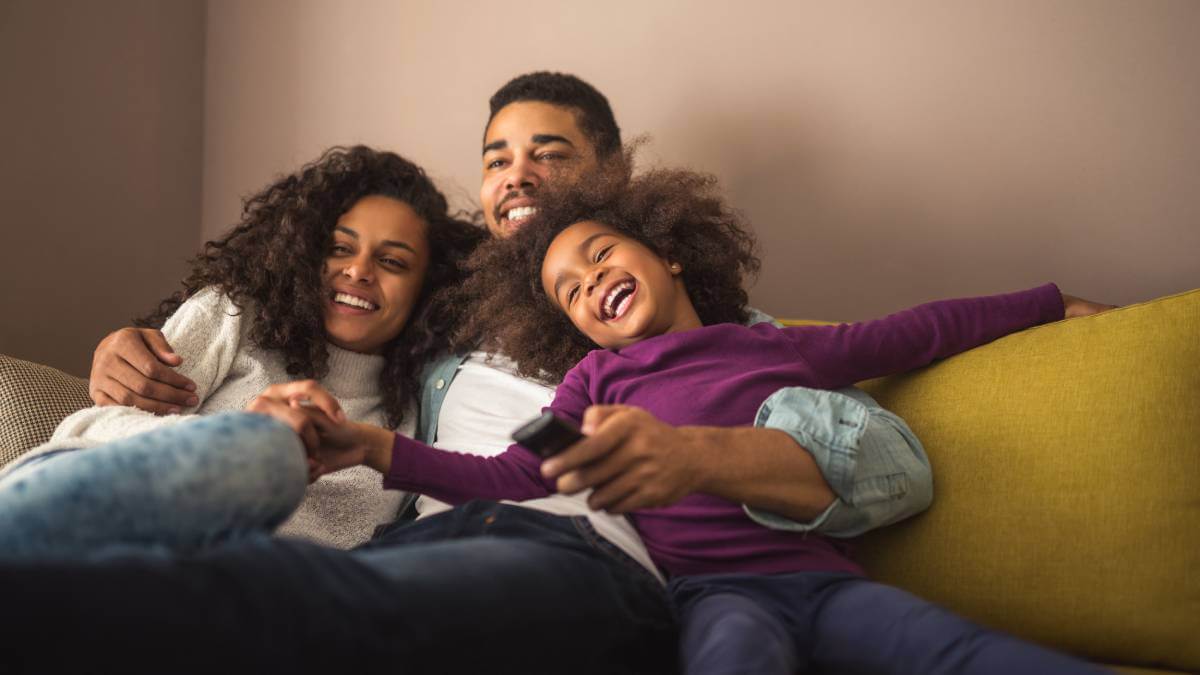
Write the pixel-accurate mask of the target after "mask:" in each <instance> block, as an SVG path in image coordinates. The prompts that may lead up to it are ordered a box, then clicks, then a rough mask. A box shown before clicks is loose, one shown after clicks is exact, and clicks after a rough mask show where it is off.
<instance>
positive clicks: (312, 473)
mask: <svg viewBox="0 0 1200 675" xmlns="http://www.w3.org/2000/svg"><path fill="white" fill-rule="evenodd" d="M246 410H247V411H249V412H253V413H258V414H260V415H268V416H270V417H274V418H275V419H277V420H279V421H280V422H283V423H284V424H286V425H287V426H288V427H289V428H290V429H291V430H292V431H294V432H295V433H296V435H297V436H299V437H300V441H301V442H302V443H304V448H305V450H306V451H307V452H308V482H310V483H311V482H313V481H315V480H316V479H317V478H320V477H321V476H322V475H324V474H326V473H329V471H322V470H321V465H320V464H319V463H318V462H317V461H315V460H314V458H313V453H314V452H315V451H316V450H317V448H319V447H320V446H321V444H322V440H321V437H320V435H319V434H318V428H319V427H318V425H319V424H320V423H322V422H324V423H326V424H329V425H337V424H341V423H344V422H345V421H346V413H345V412H343V411H342V406H341V405H340V404H339V403H338V401H337V399H336V398H334V397H333V395H332V394H330V393H329V392H328V391H326V390H325V388H324V387H322V386H321V385H319V384H317V383H316V382H315V381H313V380H301V381H299V382H287V383H285V384H273V385H271V386H269V387H267V388H266V389H264V390H263V392H262V393H261V394H259V395H258V396H256V397H254V399H253V400H252V401H250V403H249V404H248V405H247V406H246Z"/></svg>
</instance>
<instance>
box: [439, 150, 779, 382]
mask: <svg viewBox="0 0 1200 675" xmlns="http://www.w3.org/2000/svg"><path fill="white" fill-rule="evenodd" d="M627 161H631V158H629V160H627ZM628 167H629V164H628V163H614V164H612V165H610V166H608V167H606V168H603V169H601V170H600V172H599V174H598V175H589V176H588V177H587V179H586V180H584V181H580V182H576V183H574V184H573V185H571V186H570V187H569V188H566V189H564V190H562V191H560V192H553V193H548V194H545V195H544V196H543V197H542V198H541V199H539V203H538V213H537V215H536V216H535V218H536V221H535V222H532V223H529V224H527V225H525V226H523V227H522V228H521V229H520V230H519V231H518V232H517V233H515V234H514V235H513V236H511V237H509V238H507V239H498V240H493V241H491V242H488V243H485V244H483V245H481V246H480V247H479V248H478V249H476V251H475V253H474V254H472V255H471V256H470V257H469V258H468V259H467V261H466V262H465V263H464V266H465V268H466V270H467V271H468V272H469V273H470V276H469V277H468V279H467V280H466V281H464V282H463V283H462V284H461V285H460V286H459V287H458V288H456V289H453V290H451V291H448V292H447V294H448V295H451V296H452V297H453V300H452V301H453V302H455V303H457V304H459V306H462V307H467V308H468V309H467V311H466V316H465V317H464V319H463V322H462V323H461V325H460V326H459V328H458V329H457V330H456V331H455V333H454V337H453V340H452V342H453V344H452V345H451V347H452V348H453V349H456V350H458V351H463V350H469V349H473V348H477V347H482V348H483V349H486V350H488V351H492V352H503V353H504V354H505V355H506V356H509V357H510V358H512V359H513V360H514V361H516V363H517V372H518V373H519V374H521V375H523V376H525V377H533V378H537V379H541V380H544V381H547V382H558V381H560V380H561V379H562V378H563V376H564V375H565V374H566V373H567V371H568V370H570V369H571V368H572V367H573V366H574V365H575V364H576V363H578V362H579V360H580V359H582V358H583V357H584V356H586V355H587V353H588V352H589V351H591V350H593V349H596V348H597V345H596V344H595V343H594V342H592V341H591V340H589V339H588V338H587V336H585V335H584V334H583V333H581V332H580V331H579V330H577V329H576V328H575V326H574V325H573V324H572V323H571V321H570V319H568V318H567V316H566V314H565V313H563V312H562V311H561V310H560V309H559V308H558V307H556V306H555V305H554V304H552V303H551V302H550V300H549V299H547V298H546V295H545V292H544V291H543V289H542V281H541V269H542V260H543V259H544V258H545V256H546V250H547V249H548V248H549V247H550V243H551V242H552V241H554V238H555V237H556V236H558V234H559V233H560V232H562V231H563V230H565V229H566V228H568V227H570V226H571V225H574V224H575V223H579V222H583V221H596V222H600V223H603V224H605V225H608V226H609V227H612V228H614V229H616V230H618V231H620V232H622V233H624V234H626V235H628V236H630V237H632V238H634V239H636V240H637V241H639V242H641V243H642V244H645V245H646V246H647V247H649V248H650V249H651V250H652V251H654V252H655V253H656V254H658V255H659V256H662V257H663V258H666V259H669V260H671V261H674V262H678V263H679V264H680V265H682V266H683V272H682V275H683V282H684V286H685V287H686V288H687V292H688V297H689V298H690V299H691V301H692V305H693V306H694V307H695V308H696V313H697V314H699V316H700V320H701V322H703V323H704V325H706V326H707V325H712V324H718V323H731V322H732V323H745V322H746V320H747V319H748V318H749V315H748V312H747V309H746V304H747V296H746V291H745V289H744V288H743V283H744V282H745V281H746V280H748V279H749V278H752V277H753V276H754V275H755V274H757V272H758V269H759V259H758V257H757V255H756V253H755V250H756V245H755V239H754V236H753V235H752V234H750V233H749V232H748V231H747V229H746V227H745V223H744V221H743V219H742V217H741V216H740V215H739V214H738V213H736V212H735V211H733V210H731V209H730V208H729V207H728V206H727V205H726V204H725V201H724V200H723V199H722V198H721V196H720V194H719V192H718V186H717V180H716V178H715V177H713V176H710V175H706V174H700V173H696V172H692V171H683V170H667V169H657V170H653V171H649V172H647V173H644V174H642V175H640V176H637V177H634V178H630V177H629V168H628Z"/></svg>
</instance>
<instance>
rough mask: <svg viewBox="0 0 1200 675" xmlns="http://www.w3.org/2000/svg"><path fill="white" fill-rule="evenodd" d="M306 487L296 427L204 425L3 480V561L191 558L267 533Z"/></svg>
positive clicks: (219, 418) (237, 421)
mask: <svg viewBox="0 0 1200 675" xmlns="http://www.w3.org/2000/svg"><path fill="white" fill-rule="evenodd" d="M306 485H307V467H306V463H305V459H304V446H303V444H301V442H300V440H299V438H297V437H296V434H295V433H293V432H292V431H291V429H289V428H288V427H286V426H284V425H283V424H281V423H279V422H277V421H275V420H273V419H271V418H269V417H266V416H263V415H256V414H251V413H223V414H219V415H212V416H206V417H203V418H200V419H197V420H194V421H189V422H184V423H181V424H177V425H173V426H169V427H164V428H162V429H157V430H155V431H150V432H147V433H144V434H139V435H137V436H131V437H130V438H126V439H122V440H119V441H114V442H111V443H108V444H105V445H101V446H98V447H94V448H88V449H85V450H68V451H62V452H59V453H55V454H51V455H47V456H43V457H36V458H32V459H31V460H30V461H29V463H28V464H26V465H25V466H20V467H17V468H16V469H15V470H14V471H12V472H11V473H9V474H8V475H7V476H5V477H4V479H3V481H0V558H2V559H7V560H21V559H25V560H32V559H47V558H78V557H87V556H91V555H97V554H108V553H116V552H122V551H128V550H129V549H135V550H140V551H149V552H152V551H159V552H166V551H174V552H190V551H197V550H201V549H204V548H206V547H208V546H211V545H212V544H214V543H217V542H221V541H225V540H229V539H236V538H238V537H242V536H245V535H247V534H251V533H263V532H270V531H272V530H274V529H275V528H276V527H278V526H279V525H280V524H281V523H282V522H283V521H284V520H286V519H287V517H288V516H289V515H290V514H291V513H292V511H294V510H295V508H296V506H297V505H298V504H299V503H300V500H301V499H302V498H303V497H304V489H305V487H306Z"/></svg>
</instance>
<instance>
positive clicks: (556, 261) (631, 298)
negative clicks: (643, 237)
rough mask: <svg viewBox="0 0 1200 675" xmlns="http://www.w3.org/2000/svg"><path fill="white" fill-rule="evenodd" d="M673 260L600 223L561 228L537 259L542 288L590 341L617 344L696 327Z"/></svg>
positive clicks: (577, 224) (698, 324)
mask: <svg viewBox="0 0 1200 675" xmlns="http://www.w3.org/2000/svg"><path fill="white" fill-rule="evenodd" d="M681 272H682V269H681V268H680V267H679V265H677V264H675V263H672V262H670V261H668V260H667V259H665V258H663V257H661V256H659V255H657V254H656V253H654V251H652V250H650V249H649V248H647V247H646V246H645V245H644V244H642V243H641V242H639V241H637V240H636V239H633V238H631V237H629V236H628V235H626V234H624V233H622V232H621V231H619V230H617V229H615V228H612V227H609V226H608V225H605V224H603V223H598V222H593V221H584V222H581V223H575V224H574V225H571V226H570V227H568V228H567V229H565V230H563V231H562V232H560V233H559V234H558V236H557V237H555V238H554V241H553V242H551V244H550V247H549V249H547V251H546V257H545V259H544V260H543V261H542V289H543V290H544V291H545V293H546V295H547V297H549V298H550V301H551V302H552V303H554V304H555V305H556V306H558V307H559V309H561V310H562V311H563V312H565V313H566V314H567V316H568V317H569V318H570V319H571V323H573V324H574V325H575V327H576V328H578V329H579V330H580V331H581V332H582V333H583V334H584V335H586V336H587V337H588V338H589V339H590V340H591V341H592V342H595V343H596V344H598V345H600V346H601V347H605V348H612V349H618V348H620V347H625V346H628V345H630V344H633V343H635V342H638V341H640V340H644V339H646V338H650V337H654V336H657V335H662V334H664V333H672V332H675V331H680V330H690V329H692V328H699V327H700V325H701V323H700V318H699V316H698V315H697V314H696V310H695V309H694V308H693V306H692V302H691V299H690V298H689V297H688V294H687V289H686V288H684V285H683V279H682V277H681Z"/></svg>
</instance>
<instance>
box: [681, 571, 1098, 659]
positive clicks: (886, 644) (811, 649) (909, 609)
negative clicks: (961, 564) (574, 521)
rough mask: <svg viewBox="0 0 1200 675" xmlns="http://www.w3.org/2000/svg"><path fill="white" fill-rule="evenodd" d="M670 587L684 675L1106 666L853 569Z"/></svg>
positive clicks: (690, 580) (700, 579)
mask: <svg viewBox="0 0 1200 675" xmlns="http://www.w3.org/2000/svg"><path fill="white" fill-rule="evenodd" d="M670 593H671V595H672V598H673V600H674V602H675V603H676V605H677V607H678V609H679V613H680V615H681V619H680V620H681V624H682V626H681V631H682V633H683V637H682V639H681V640H680V658H681V661H682V664H683V671H684V672H685V673H687V675H699V674H701V673H703V674H705V675H714V674H716V673H756V674H757V675H768V674H776V675H791V674H792V673H796V672H828V673H921V674H922V675H937V674H941V673H946V674H949V673H979V674H985V673H986V674H992V675H1010V674H1012V673H1030V674H1040V673H1055V674H1059V673H1062V674H1074V673H1078V674H1080V675H1082V674H1084V673H1087V674H1089V675H1093V674H1097V673H1103V672H1106V671H1104V670H1103V669H1101V668H1099V667H1096V666H1093V665H1091V664H1089V663H1085V662H1083V661H1079V660H1077V659H1074V658H1072V657H1069V656H1066V655H1064V654H1059V653H1057V652H1053V651H1051V650H1049V649H1044V648H1042V647H1039V646H1037V645H1034V644H1031V643H1028V642H1024V641H1021V640H1018V639H1016V638H1014V637H1011V636H1009V635H1005V634H1003V633H1000V632H997V631H993V630H988V629H986V628H983V627H981V626H978V625H976V624H973V623H971V622H970V621H967V620H966V619H963V618H962V617H959V616H957V615H955V614H954V613H952V612H950V611H948V610H946V609H943V608H941V607H938V606H937V605H935V604H933V603H931V602H926V601H925V600H922V599H920V598H918V597H916V596H913V595H911V594H909V593H907V592H905V591H902V590H900V589H898V588H894V587H892V586H887V585H884V584H880V583H876V582H873V581H869V580H867V579H864V578H861V577H857V576H853V575H849V574H841V573H825V572H797V573H792V574H776V575H755V574H714V575H704V576H695V577H679V578H676V579H674V580H672V582H671V584H670Z"/></svg>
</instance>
